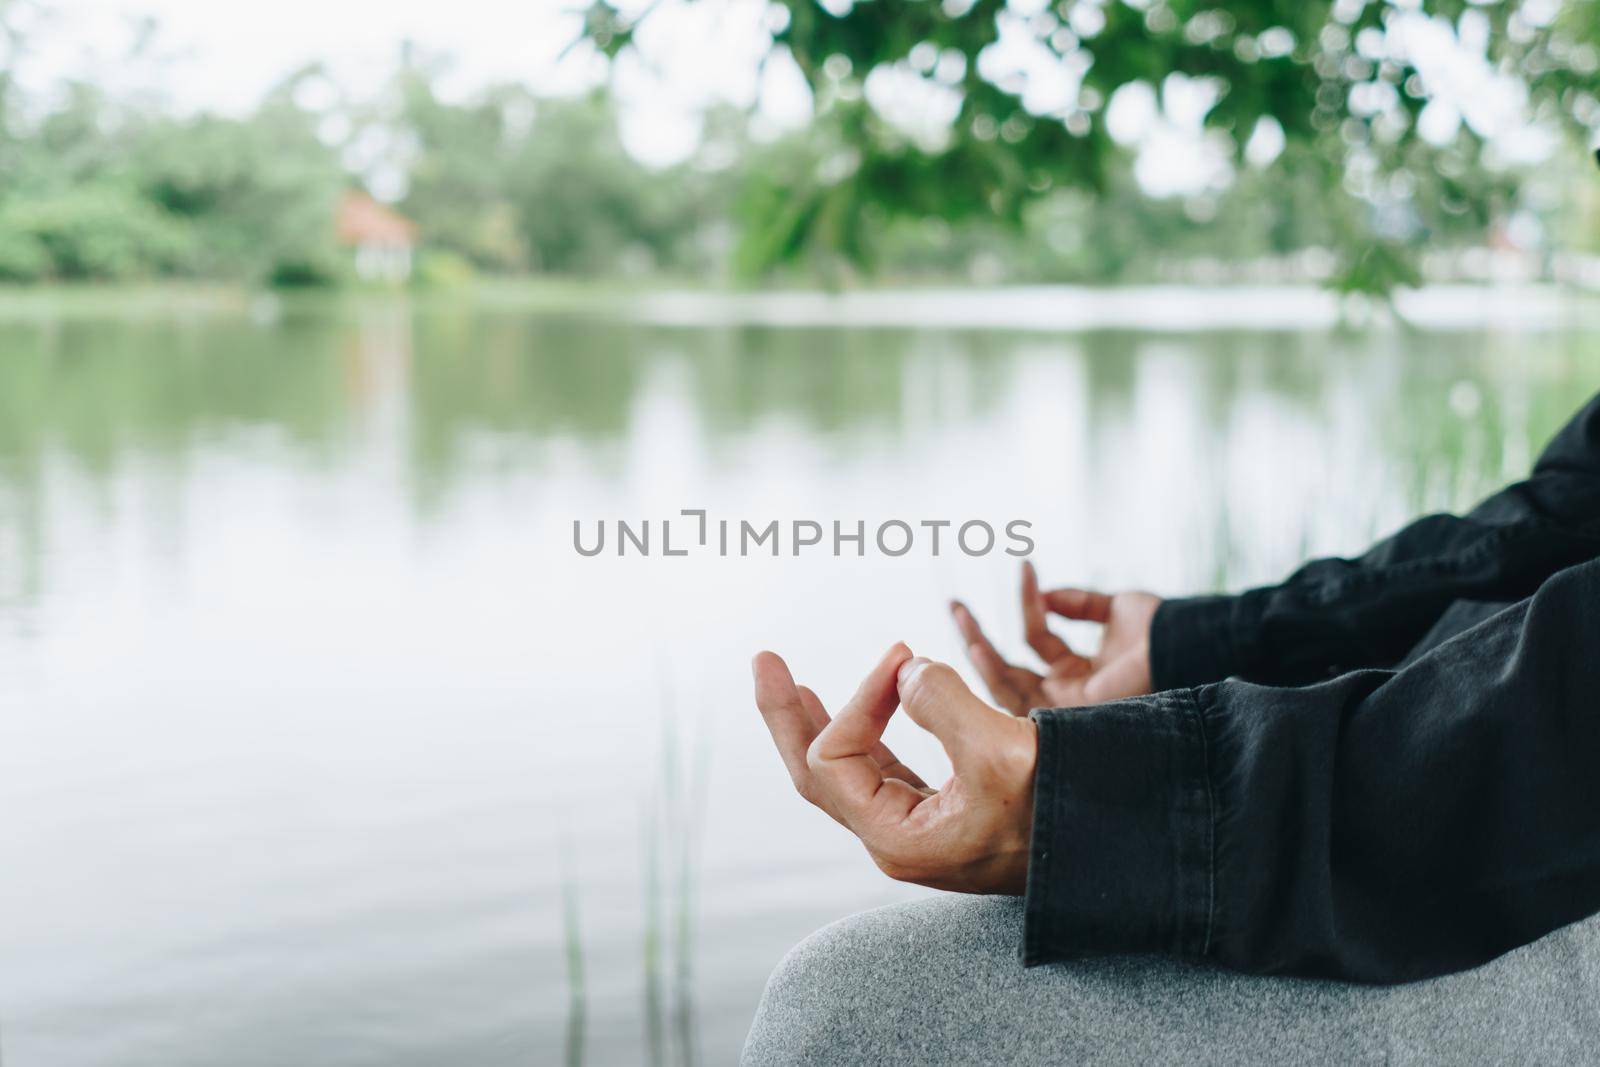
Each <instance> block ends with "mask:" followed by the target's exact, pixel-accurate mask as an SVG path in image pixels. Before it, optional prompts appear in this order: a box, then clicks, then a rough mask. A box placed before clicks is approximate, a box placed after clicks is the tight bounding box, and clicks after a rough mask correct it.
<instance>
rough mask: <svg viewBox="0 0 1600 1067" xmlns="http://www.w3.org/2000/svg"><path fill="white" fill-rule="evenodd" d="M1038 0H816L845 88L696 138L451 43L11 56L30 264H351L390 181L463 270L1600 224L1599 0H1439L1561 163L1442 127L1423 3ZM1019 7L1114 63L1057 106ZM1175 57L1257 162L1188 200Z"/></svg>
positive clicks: (302, 268) (182, 270) (19, 213)
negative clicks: (1588, 152) (368, 200)
mask: <svg viewBox="0 0 1600 1067" xmlns="http://www.w3.org/2000/svg"><path fill="white" fill-rule="evenodd" d="M27 2H28V0H0V45H3V54H11V55H16V54H22V53H25V52H26V50H27V48H28V41H27V40H26V38H25V34H23V32H22V31H21V30H20V29H19V28H18V26H20V25H23V24H24V20H20V19H16V18H10V17H8V16H9V15H10V14H11V13H14V12H16V11H17V10H20V7H19V5H20V4H23V3H27ZM1033 6H1034V7H1037V10H1034V11H1032V13H1031V14H1026V15H1023V14H1019V12H1020V11H1022V10H1023V9H1022V7H1020V6H1018V7H1006V6H1004V5H1002V4H1000V3H999V2H998V0H976V2H968V0H945V2H943V3H936V2H934V0H871V2H864V3H858V4H854V5H853V6H852V5H851V4H850V3H849V0H829V3H828V4H827V5H825V6H823V7H819V6H817V5H816V3H815V0H783V2H782V6H781V10H782V11H783V12H785V15H784V19H783V20H780V21H779V22H776V23H774V25H775V26H777V27H778V28H777V29H776V30H775V32H774V36H773V42H774V45H773V47H774V49H775V52H774V57H778V56H779V55H788V56H792V57H793V60H794V62H795V63H796V64H797V65H798V67H799V68H800V70H801V71H802V72H803V73H804V74H805V76H806V78H807V79H808V81H809V82H810V85H811V88H812V91H813V94H814V104H815V118H814V121H813V122H812V123H811V124H810V125H808V126H806V127H805V128H803V129H800V130H796V131H791V132H790V133H788V134H787V135H784V136H783V137H781V138H779V139H777V140H775V141H774V140H770V139H763V138H761V137H758V136H756V135H755V133H754V132H753V130H752V125H751V123H750V121H749V117H748V116H747V115H745V114H743V113H740V112H738V111H735V110H733V109H727V108H724V109H723V110H720V111H717V112H714V113H712V114H710V115H709V116H708V117H707V122H706V135H705V137H704V138H703V142H702V144H701V146H700V148H699V150H698V152H697V153H696V154H695V155H694V156H693V158H691V159H689V160H687V161H686V162H684V163H682V164H680V165H678V166H675V167H671V168H667V169H665V170H652V169H650V168H648V167H645V166H643V165H641V164H640V163H639V162H637V161H636V160H634V159H633V158H632V157H630V156H629V155H628V153H627V152H626V151H624V149H623V147H622V143H621V140H620V139H619V136H618V133H617V123H616V116H615V109H614V105H613V101H612V99H611V98H610V96H609V95H608V94H607V93H606V92H604V91H596V92H594V93H591V94H589V95H585V96H579V97H575V98H561V99H547V98H539V97H536V96H535V95H534V94H532V93H531V92H530V91H529V90H528V89H527V88H525V87H523V86H521V85H516V84H500V85H492V86H488V87H486V88H484V89H483V90H481V91H480V92H478V93H477V94H476V95H474V96H472V97H471V98H469V99H465V100H459V99H455V98H451V97H447V96H445V95H443V94H441V92H440V91H439V88H438V87H439V86H440V85H441V84H442V83H443V80H444V77H445V75H446V74H447V73H448V62H447V59H446V58H445V57H442V56H434V55H429V54H427V53H426V52H425V51H423V50H421V49H419V48H416V47H414V46H408V47H406V48H405V49H403V50H402V52H401V55H400V56H399V57H398V61H397V64H396V70H395V74H394V76H393V77H392V79H391V80H390V83H389V84H388V85H387V86H386V87H385V88H384V89H383V90H382V91H381V92H379V93H377V94H376V95H375V96H374V98H372V99H367V100H353V99H349V98H347V97H345V96H343V95H342V94H341V93H340V92H339V91H338V90H337V87H336V86H334V85H333V83H332V82H331V81H330V80H329V79H328V77H327V76H326V75H325V73H324V72H323V71H322V70H321V69H320V68H318V67H316V66H312V67H308V68H307V69H305V70H301V71H298V72H296V73H294V74H293V75H291V76H289V77H287V78H285V79H284V81H283V82H282V83H281V84H280V85H278V86H276V87H275V88H274V89H272V90H271V91H270V92H268V93H267V94H266V96H265V97H264V98H263V99H262V100H261V101H260V102H259V103H258V104H257V106H256V107H255V108H254V109H253V110H251V111H250V112H248V113H246V114H240V115H232V116H221V115H213V114H198V115H189V114H180V113H177V112H175V111H174V110H172V109H171V108H170V107H169V106H167V105H166V104H164V103H163V102H162V101H161V100H160V99H158V98H152V97H145V96H141V95H139V94H118V93H113V92H111V91H109V90H108V89H106V88H104V87H102V86H99V85H96V84H92V83H87V82H76V83H72V84H67V85H60V86H55V87H52V88H51V89H50V91H48V92H45V91H41V90H38V89H32V90H25V89H24V87H23V86H22V84H21V83H19V82H18V81H16V80H15V79H14V78H12V77H11V76H10V74H9V73H8V72H7V70H6V69H5V68H4V66H3V65H0V282H13V283H28V282H41V281H110V282H128V281H137V280H145V279H157V278H160V279H170V278H177V279H194V280H199V281H205V282H218V281H220V282H229V283H241V282H242V283H245V284H252V285H254V284H277V285H306V284H324V283H331V282H337V281H341V280H344V279H346V278H347V277H348V276H349V272H350V271H349V268H350V264H349V259H350V257H349V255H348V254H347V252H346V251H345V250H342V249H340V248H339V247H337V246H336V244H335V241H334V234H333V217H334V212H335V206H336V204H337V203H338V200H339V197H340V196H341V195H342V193H343V192H344V191H345V190H346V189H349V188H351V187H353V186H359V185H363V184H365V185H368V186H370V187H371V188H373V189H374V190H375V191H379V192H382V193H385V194H387V198H388V199H390V200H392V201H393V202H394V206H395V207H396V208H397V209H398V210H399V211H400V212H401V213H402V214H404V215H405V216H407V217H408V218H409V219H411V220H412V221H413V222H415V223H416V225H417V227H418V234H419V240H420V246H419V254H418V257H417V259H416V263H415V270H414V271H413V273H412V281H413V284H416V285H419V286H425V287H433V288H441V289H447V288H451V287H455V286H459V285H461V284H463V283H464V282H466V281H467V280H469V279H471V278H473V277H475V276H483V275H503V276H517V275H524V274H530V273H535V274H541V275H547V276H559V277H596V276H603V277H612V278H617V277H637V276H641V275H649V276H655V277H669V278H673V279H681V280H695V281H708V280H709V281H725V280H741V281H747V280H751V279H776V280H778V281H784V280H794V281H802V282H806V281H812V280H815V279H817V278H822V279H824V280H826V281H830V282H838V281H843V280H848V279H851V278H855V277H860V276H863V275H866V274H871V275H873V276H875V277H877V278H880V279H887V280H893V281H907V280H913V281H914V280H917V279H922V278H939V279H948V278H957V277H959V278H974V279H977V280H980V281H983V280H1009V281H1053V282H1114V281H1128V280H1151V279H1160V278H1166V277H1195V276H1202V277H1236V276H1249V275H1250V273H1251V272H1252V271H1255V272H1256V273H1258V274H1260V273H1265V274H1267V275H1273V276H1283V275H1285V274H1288V275H1293V276H1302V277H1304V276H1316V277H1326V278H1328V279H1329V280H1331V281H1332V282H1333V283H1334V284H1336V285H1339V286H1342V287H1345V288H1349V289H1361V290H1371V291H1383V290H1385V289H1387V288H1390V287H1392V286H1393V285H1395V284H1397V283H1405V282H1408V281H1411V280H1414V279H1415V278H1416V277H1417V276H1418V264H1419V253H1420V251H1421V250H1422V249H1424V248H1426V249H1429V250H1449V249H1451V248H1461V247H1467V246H1482V245H1485V244H1486V243H1488V242H1489V241H1490V240H1491V237H1492V236H1494V235H1497V234H1500V233H1503V232H1504V231H1505V229H1506V227H1507V224H1508V222H1509V221H1511V220H1515V219H1523V220H1528V219H1531V220H1535V225H1536V226H1538V225H1542V228H1543V231H1544V232H1546V233H1554V234H1559V235H1560V244H1561V246H1562V247H1565V248H1569V249H1589V250H1596V249H1600V182H1597V181H1596V180H1595V178H1594V175H1593V171H1592V167H1591V166H1590V165H1589V163H1588V162H1587V160H1586V158H1585V154H1584V152H1583V150H1582V148H1581V139H1582V137H1584V136H1585V134H1584V133H1583V127H1584V126H1585V125H1595V124H1597V123H1600V100H1597V97H1596V92H1595V86H1594V83H1593V74H1594V70H1595V67H1596V65H1597V63H1600V59H1597V52H1596V47H1595V44H1594V42H1595V41H1597V40H1600V15H1597V11H1600V3H1596V2H1594V0H1583V2H1580V3H1577V4H1569V5H1565V6H1558V7H1556V8H1552V10H1551V11H1550V12H1545V11H1544V8H1543V7H1540V6H1539V4H1538V3H1535V2H1534V0H1522V2H1521V3H1500V2H1486V3H1481V4H1473V5H1463V4H1461V3H1446V4H1429V5H1427V9H1428V11H1430V12H1437V13H1440V14H1442V15H1443V16H1445V17H1446V18H1448V19H1450V20H1452V21H1451V22H1450V23H1448V24H1441V25H1443V26H1444V27H1445V29H1446V30H1448V31H1449V32H1450V33H1456V32H1459V33H1460V34H1461V35H1462V36H1468V35H1470V33H1476V32H1481V33H1482V34H1483V35H1484V37H1485V40H1486V42H1487V44H1486V46H1485V47H1486V48H1487V50H1488V51H1487V55H1488V57H1489V59H1491V60H1493V61H1494V62H1495V63H1497V64H1499V67H1498V68H1495V69H1497V70H1498V71H1499V73H1500V75H1501V76H1504V77H1513V75H1510V74H1507V73H1506V72H1507V71H1514V72H1515V75H1514V80H1515V84H1516V85H1518V86H1521V87H1523V88H1525V89H1526V91H1527V93H1528V94H1529V95H1528V104H1527V108H1526V110H1527V111H1528V113H1529V114H1530V115H1532V116H1533V117H1534V118H1535V119H1536V120H1537V122H1538V123H1539V124H1540V126H1541V128H1542V129H1544V130H1546V131H1547V132H1550V133H1551V134H1552V135H1553V136H1556V137H1557V138H1558V148H1557V149H1556V151H1555V153H1554V155H1553V157H1552V160H1551V162H1548V163H1545V164H1543V165H1541V166H1540V167H1539V168H1537V169H1536V170H1530V169H1529V168H1527V167H1521V168H1519V167H1517V166H1513V165H1511V164H1509V163H1507V162H1506V161H1504V160H1497V159H1496V158H1494V156H1495V153H1494V151H1492V149H1493V147H1494V146H1493V145H1492V144H1490V142H1489V141H1487V140H1486V139H1485V135H1484V134H1482V133H1481V132H1480V131H1479V130H1477V129H1476V127H1475V126H1474V125H1473V123H1472V122H1470V121H1468V122H1458V123H1457V124H1456V127H1454V129H1455V132H1454V133H1453V134H1451V136H1449V137H1448V138H1444V139H1441V138H1439V137H1438V136H1435V137H1433V139H1431V140H1429V139H1425V138H1423V137H1421V136H1420V135H1419V134H1418V133H1417V130H1418V128H1419V125H1420V124H1421V118H1422V116H1423V113H1424V111H1425V110H1426V109H1427V108H1428V107H1429V106H1430V101H1431V100H1432V93H1431V90H1430V88H1429V87H1428V85H1427V84H1426V83H1425V82H1424V81H1423V80H1422V79H1421V77H1420V75H1419V72H1418V71H1417V70H1416V69H1415V68H1414V66H1413V65H1411V64H1410V63H1409V62H1408V61H1406V60H1405V59H1403V58H1394V56H1395V55H1399V54H1400V53H1399V51H1398V49H1399V46H1398V45H1396V44H1394V43H1393V42H1392V41H1391V37H1393V36H1395V35H1397V34H1398V31H1397V30H1396V29H1395V26H1396V25H1397V24H1398V23H1397V20H1398V19H1400V18H1401V17H1402V14H1404V12H1405V11H1406V10H1408V9H1407V8H1406V7H1405V5H1401V4H1393V3H1376V4H1363V3H1360V2H1352V0H1339V2H1335V3H1331V4H1330V3H1328V2H1325V0H1317V2H1312V3H1309V4H1297V5H1283V4H1278V3H1270V4H1269V3H1267V2H1266V0H1250V2H1248V3H1230V4H1229V5H1227V6H1226V8H1204V9H1202V8H1199V7H1197V6H1195V5H1192V4H1189V3H1184V2H1179V0H1139V2H1131V0H1062V2H1061V3H1058V4H1056V5H1055V6H1053V7H1048V6H1041V5H1033ZM1545 6H1549V5H1545ZM1411 8H1412V9H1413V10H1412V15H1411V17H1416V18H1420V17H1421V16H1420V15H1418V14H1416V12H1417V11H1420V8H1418V7H1417V5H1411ZM830 12H833V13H830ZM1547 15H1548V17H1546V16H1547ZM646 17H647V16H646ZM588 26H589V35H590V37H591V39H592V40H593V41H595V42H596V43H598V44H601V45H603V47H604V50H605V51H607V52H609V53H611V54H616V53H617V52H618V51H619V50H621V49H623V48H625V47H628V46H629V42H630V41H631V39H632V32H633V30H634V29H636V28H637V26H636V24H634V23H628V22H627V21H626V20H624V18H623V16H622V15H620V14H618V13H617V12H616V11H615V10H613V9H611V8H609V7H607V6H605V5H604V4H602V5H600V6H597V7H596V8H594V9H593V10H592V11H591V14H590V18H589V22H588ZM1002 35H1009V39H1014V40H1013V43H1015V41H1023V42H1025V43H1026V44H1027V46H1028V47H1031V48H1037V49H1043V50H1044V52H1043V53H1040V54H1041V55H1046V56H1048V57H1052V58H1051V59H1050V62H1052V63H1056V64H1058V65H1060V66H1061V68H1062V69H1063V70H1072V71H1078V72H1080V73H1081V84H1078V83H1074V85H1075V87H1074V89H1073V91H1072V93H1071V94H1069V97H1070V98H1063V99H1062V100H1057V101H1055V102H1053V103H1052V104H1051V106H1050V107H1045V106H1044V104H1043V103H1041V102H1040V101H1039V100H1036V99H1034V98H1033V95H1031V92H1032V91H1031V90H1030V88H1029V85H1028V78H1026V77H1022V76H1016V77H1013V76H1011V75H1008V74H1005V73H1004V72H1003V71H999V72H997V71H996V70H995V69H993V68H994V66H995V62H994V61H993V60H992V56H991V54H990V53H989V52H988V51H987V50H988V49H990V48H991V46H994V45H995V42H996V41H997V40H999V39H1000V37H1001V36H1002ZM145 36H146V37H147V38H153V37H155V36H156V33H155V30H154V29H151V30H150V32H149V33H147V34H146V35H145ZM138 47H139V48H141V49H143V48H147V47H148V44H147V43H144V44H141V45H139V46H138ZM149 61H150V60H149V57H148V56H144V55H141V54H135V55H132V56H130V57H129V62H130V63H137V62H149ZM1485 69H1486V70H1487V69H1489V68H1488V67H1486V68H1485ZM886 72H887V74H890V75H893V76H895V77H899V78H902V79H910V80H911V81H912V82H914V83H916V84H917V85H922V86H925V87H927V86H931V87H933V88H934V89H936V90H938V91H944V92H947V93H950V94H953V99H954V101H955V110H953V111H952V112H951V114H952V115H953V116H954V117H953V120H952V121H951V122H950V123H949V124H948V125H947V126H945V127H942V128H938V129H934V130H932V131H931V132H930V131H927V130H924V131H921V133H917V134H915V135H913V133H909V132H907V131H906V130H905V129H903V128H901V127H899V126H896V125H894V124H893V123H891V122H889V121H888V120H887V119H885V118H884V117H883V116H882V115H880V114H879V111H878V109H877V106H876V105H874V103H873V102H872V101H873V99H874V91H873V88H874V85H875V83H876V82H875V79H877V80H881V76H882V75H884V74H885V73H886ZM1169 74H1180V75H1183V76H1184V77H1186V78H1188V79H1190V80H1189V81H1188V82H1187V83H1186V84H1188V85H1189V86H1190V91H1191V92H1193V91H1194V87H1195V86H1201V87H1202V90H1201V92H1202V95H1204V94H1206V93H1209V94H1211V97H1212V98H1213V99H1212V100H1211V103H1210V104H1209V106H1208V109H1207V110H1206V112H1205V116H1204V121H1205V123H1206V125H1207V127H1208V128H1209V129H1210V130H1211V136H1212V138H1213V143H1214V145H1222V146H1225V147H1226V154H1229V155H1231V156H1232V163H1231V164H1227V165H1226V166H1225V168H1224V170H1225V172H1227V173H1225V174H1224V176H1223V177H1222V178H1221V179H1219V180H1217V181H1215V182H1213V183H1211V184H1210V185H1207V186H1206V187H1205V188H1203V189H1201V190H1200V191H1199V192H1193V191H1191V192H1189V193H1187V194H1185V195H1174V196H1170V197H1168V198H1165V199H1157V198H1152V197H1151V196H1149V195H1147V194H1146V193H1145V192H1144V191H1142V190H1143V187H1142V186H1141V183H1140V182H1139V181H1136V179H1135V158H1134V154H1133V152H1132V151H1131V149H1130V148H1129V146H1127V145H1123V144H1118V143H1116V142H1115V141H1114V140H1113V138H1112V136H1111V134H1112V131H1111V129H1110V125H1109V124H1108V122H1107V120H1106V114H1107V112H1108V110H1110V109H1111V106H1112V101H1113V99H1114V98H1115V97H1116V96H1117V94H1118V93H1119V91H1122V90H1124V89H1125V88H1126V87H1128V86H1136V87H1137V86H1144V87H1146V90H1147V94H1146V95H1147V98H1148V99H1149V100H1151V101H1153V102H1154V103H1155V104H1156V105H1159V104H1160V103H1161V102H1162V101H1163V100H1165V99H1166V97H1167V96H1168V95H1170V93H1169V89H1170V87H1169V86H1167V84H1166V79H1167V76H1168V75H1169ZM1469 118H1470V116H1469ZM1271 129H1276V130H1278V131H1280V132H1281V134H1282V138H1281V140H1282V149H1281V151H1277V152H1276V153H1261V152H1257V153H1255V154H1254V155H1251V156H1250V159H1251V160H1253V161H1247V160H1246V159H1245V158H1244V156H1245V155H1248V154H1247V153H1245V151H1244V147H1243V146H1245V145H1246V144H1248V143H1249V140H1250V137H1251V136H1252V135H1254V134H1255V133H1256V132H1257V131H1259V130H1271ZM1269 155H1270V157H1271V158H1270V161H1269V159H1268V156H1269ZM1274 271H1276V274H1275V275H1274Z"/></svg>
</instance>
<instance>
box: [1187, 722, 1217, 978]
mask: <svg viewBox="0 0 1600 1067" xmlns="http://www.w3.org/2000/svg"><path fill="white" fill-rule="evenodd" d="M1188 705H1189V709H1190V711H1191V712H1192V713H1193V714H1194V719H1195V725H1196V726H1197V727H1198V728H1199V730H1200V773H1201V775H1202V776H1203V777H1204V778H1205V783H1206V929H1205V938H1204V940H1203V941H1202V942H1201V946H1200V954H1201V955H1202V956H1206V955H1210V953H1211V933H1212V923H1213V920H1214V918H1215V916H1216V913H1217V830H1216V827H1217V797H1216V793H1215V791H1214V790H1213V789H1212V786H1211V741H1210V738H1209V737H1208V736H1207V734H1206V715H1205V710H1204V709H1203V708H1202V707H1201V704H1200V700H1199V697H1198V696H1194V695H1191V696H1190V698H1189V700H1188Z"/></svg>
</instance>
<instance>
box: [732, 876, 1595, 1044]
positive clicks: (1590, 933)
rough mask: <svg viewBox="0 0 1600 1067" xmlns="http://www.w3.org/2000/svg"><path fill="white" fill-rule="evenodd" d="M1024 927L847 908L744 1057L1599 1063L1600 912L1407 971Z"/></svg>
mask: <svg viewBox="0 0 1600 1067" xmlns="http://www.w3.org/2000/svg"><path fill="white" fill-rule="evenodd" d="M1021 932H1022V910H1021V904H1020V902H1019V901H1017V900H1016V899H1015V898H1011V897H962V896H954V895H945V896H940V897H936V898H933V899H930V900H920V901H915V902H913V903H910V904H899V905H894V906H892V907H887V908H880V909H878V910H876V911H870V912H866V913H864V914H861V915H855V916H852V917H850V918H848V919H844V920H843V921H841V922H837V923H834V924H833V925H832V926H829V927H826V928H824V929H822V930H820V931H818V932H817V933H815V934H812V935H811V936H810V937H808V938H806V940H804V941H802V942H801V943H800V944H799V945H798V946H796V947H795V948H794V950H793V951H791V952H790V953H789V955H788V956H786V957H784V960H783V962H782V963H780V964H779V965H778V969H777V971H775V972H774V973H773V975H772V979H771V980H770V981H769V982H768V983H767V990H766V993H765V994H764V995H763V996H762V998H761V1006H760V1008H759V1009H758V1010H757V1012H756V1019H755V1024H754V1026H753V1027H752V1028H751V1030H750V1037H749V1039H748V1041H747V1042H746V1043H745V1048H744V1057H743V1062H744V1063H745V1064H746V1065H747V1067H768V1065H773V1064H830V1065H832V1064H857V1063H860V1064H901V1063H904V1064H913V1063H914V1064H947V1063H948V1064H1001V1063H1007V1064H1009V1063H1049V1064H1104V1063H1115V1064H1121V1063H1127V1064H1145V1063H1185V1064H1189V1063H1207V1064H1210V1063H1215V1064H1230V1065H1231V1064H1273V1065H1277V1064H1341V1065H1342V1064H1354V1063H1384V1064H1394V1063H1439V1064H1474V1063H1541V1064H1543V1063H1600V917H1594V918H1590V919H1586V920H1584V921H1583V922H1580V923H1575V924H1573V925H1572V926H1568V927H1566V928H1565V929H1563V930H1558V931H1556V932H1555V933H1553V934H1551V935H1549V936H1548V937H1546V938H1544V939H1543V940H1541V941H1538V942H1535V943H1534V944H1532V945H1527V946H1525V947H1523V948H1520V949H1518V950H1516V951H1515V952H1511V953H1508V954H1507V955H1505V956H1502V957H1500V958H1499V959H1497V960H1494V961H1493V962H1491V963H1488V964H1486V965H1485V966H1483V967H1480V968H1478V969H1477V970H1474V971H1468V972H1465V973H1462V974H1455V975H1448V976H1446V977H1443V978H1436V979H1433V980H1430V981H1426V982H1416V983H1413V984H1411V985H1403V986H1357V985H1346V984H1343V983H1339V982H1323V981H1311V980H1306V979H1297V978H1257V977H1250V976H1246V975H1239V974H1233V973H1230V972H1227V971H1221V970H1216V969H1213V968H1209V967H1200V966H1194V965H1189V964H1182V963H1174V962H1171V961H1167V960H1159V959H1148V958H1133V957H1126V958H1109V959H1095V960H1086V961H1081V962H1076V963H1069V964H1058V965H1055V966H1049V967H1038V968H1034V969H1032V970H1024V969H1023V968H1022V965H1021V964H1020V963H1019V962H1018V957H1017V944H1018V939H1019V937H1020V936H1021Z"/></svg>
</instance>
